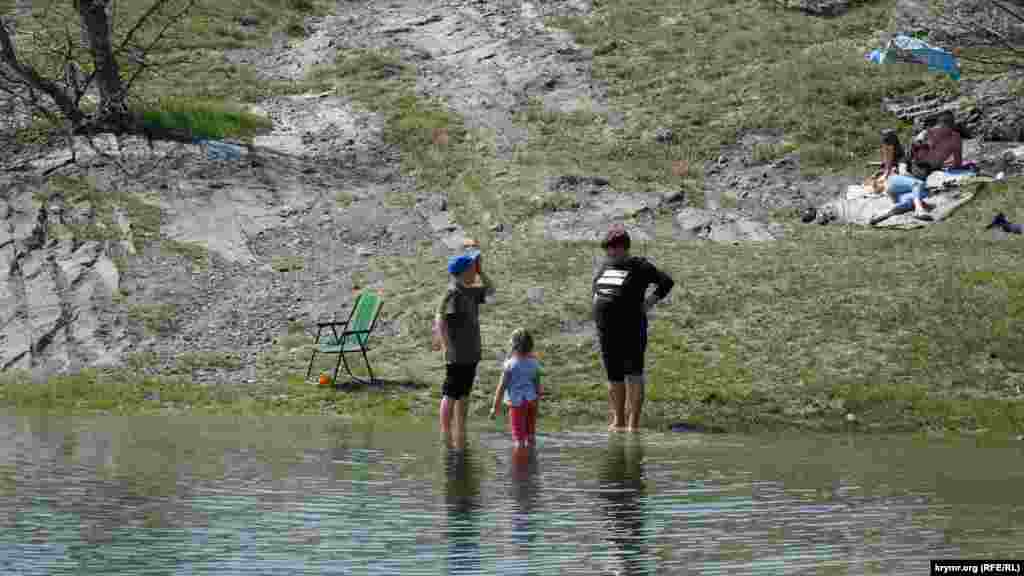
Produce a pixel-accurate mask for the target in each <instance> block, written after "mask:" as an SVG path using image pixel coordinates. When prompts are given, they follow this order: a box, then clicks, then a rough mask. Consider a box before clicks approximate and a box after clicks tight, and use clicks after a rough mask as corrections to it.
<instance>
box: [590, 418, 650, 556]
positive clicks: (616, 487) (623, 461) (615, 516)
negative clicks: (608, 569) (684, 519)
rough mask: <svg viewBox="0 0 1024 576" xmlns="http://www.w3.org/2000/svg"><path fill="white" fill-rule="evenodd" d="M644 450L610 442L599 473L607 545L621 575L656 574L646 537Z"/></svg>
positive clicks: (636, 445)
mask: <svg viewBox="0 0 1024 576" xmlns="http://www.w3.org/2000/svg"><path fill="white" fill-rule="evenodd" d="M643 460H644V447H643V444H641V443H639V442H627V441H622V439H621V438H615V437H613V438H610V442H609V444H608V453H607V456H606V458H605V460H604V462H603V463H602V466H601V470H600V478H601V492H600V493H601V496H602V497H604V499H605V502H604V503H603V508H604V513H605V516H606V517H607V518H608V523H609V529H608V531H607V534H608V536H607V537H608V542H609V544H610V548H611V550H612V551H613V553H614V554H616V555H617V556H618V560H619V563H620V564H621V566H622V573H623V574H628V575H631V576H632V575H636V574H654V573H655V572H656V571H655V567H654V565H653V564H652V559H651V557H650V555H649V554H648V553H647V551H646V548H647V546H646V534H645V533H644V532H645V531H644V510H643V506H642V503H641V499H642V498H643V497H644V493H645V487H644V464H643Z"/></svg>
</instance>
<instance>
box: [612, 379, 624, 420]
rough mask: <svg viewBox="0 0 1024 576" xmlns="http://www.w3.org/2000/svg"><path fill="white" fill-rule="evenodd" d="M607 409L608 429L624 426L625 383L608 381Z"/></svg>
mask: <svg viewBox="0 0 1024 576" xmlns="http://www.w3.org/2000/svg"><path fill="white" fill-rule="evenodd" d="M608 409H609V412H610V413H611V423H610V424H609V425H608V429H609V430H621V429H623V428H625V427H626V385H625V383H623V382H609V383H608Z"/></svg>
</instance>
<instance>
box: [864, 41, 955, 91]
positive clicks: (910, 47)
mask: <svg viewBox="0 0 1024 576" xmlns="http://www.w3.org/2000/svg"><path fill="white" fill-rule="evenodd" d="M864 58H865V59H866V60H868V61H871V62H875V63H878V64H888V63H890V62H909V63H912V64H924V65H925V66H927V67H928V68H929V69H931V70H938V71H941V72H945V73H946V74H948V75H949V76H950V77H951V78H953V80H960V63H959V62H958V61H957V59H956V56H954V55H953V54H951V53H949V52H946V51H945V50H943V49H941V48H936V47H935V46H932V45H930V44H928V43H927V42H925V41H923V40H919V39H917V38H911V37H910V36H906V35H903V34H900V35H897V36H896V37H895V38H893V39H892V40H890V41H889V44H888V45H887V46H886V47H885V48H884V49H883V50H872V51H871V52H870V53H868V54H866V55H865V56H864Z"/></svg>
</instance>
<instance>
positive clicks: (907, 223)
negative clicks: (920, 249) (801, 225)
mask: <svg viewBox="0 0 1024 576" xmlns="http://www.w3.org/2000/svg"><path fill="white" fill-rule="evenodd" d="M983 180H991V178H986V177H979V176H978V175H977V173H976V172H973V171H968V170H945V171H942V172H934V173H932V174H931V175H930V176H929V177H928V183H927V186H928V197H927V198H926V199H925V202H927V203H928V204H931V205H932V206H935V209H934V210H932V211H931V212H930V214H931V215H932V217H933V218H934V219H935V220H934V221H932V222H926V221H921V220H918V219H916V218H914V214H913V212H908V213H906V214H899V215H896V216H891V217H889V218H887V219H885V220H883V221H882V222H880V223H879V224H876V225H875V227H876V228H896V229H900V230H912V229H915V228H923V227H925V226H927V225H929V224H934V223H935V222H941V221H942V220H944V219H946V218H948V217H949V215H950V214H952V213H953V212H954V211H955V210H956V209H957V208H959V207H961V206H963V205H964V204H966V203H968V202H970V201H971V200H972V199H973V198H974V190H973V188H965V187H964V186H963V185H964V184H967V183H969V182H977V181H983ZM892 206H893V204H892V199H890V198H889V196H888V195H886V194H876V193H875V192H874V191H873V190H872V189H871V188H869V187H867V186H863V185H860V184H858V185H854V186H850V187H848V188H847V190H846V195H845V197H842V198H838V199H836V200H833V201H831V202H828V203H827V204H825V205H824V206H822V208H821V210H828V211H831V213H832V214H833V215H834V216H835V221H836V222H846V223H848V224H861V225H864V226H870V224H871V218H873V217H874V216H877V215H879V214H882V213H884V212H886V211H888V210H889V209H890V208H892Z"/></svg>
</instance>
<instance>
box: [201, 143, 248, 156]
mask: <svg viewBox="0 0 1024 576" xmlns="http://www.w3.org/2000/svg"><path fill="white" fill-rule="evenodd" d="M198 143H199V145H201V146H203V145H205V146H206V157H207V158H209V159H210V160H238V159H239V158H241V156H242V147H241V146H237V145H235V144H228V143H227V142H221V141H219V140H199V141H198Z"/></svg>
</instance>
